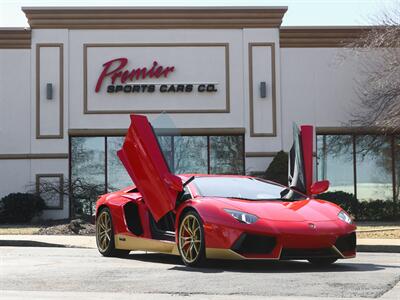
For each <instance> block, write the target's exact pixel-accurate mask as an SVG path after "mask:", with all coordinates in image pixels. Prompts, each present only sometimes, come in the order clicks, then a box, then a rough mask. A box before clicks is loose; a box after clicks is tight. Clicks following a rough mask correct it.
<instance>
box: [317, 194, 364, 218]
mask: <svg viewBox="0 0 400 300" xmlns="http://www.w3.org/2000/svg"><path fill="white" fill-rule="evenodd" d="M317 198H318V199H323V200H327V201H329V202H333V203H335V204H337V205H339V206H340V207H341V208H343V209H344V210H345V211H347V212H348V213H349V214H350V215H352V216H353V217H355V218H357V217H358V211H359V206H360V203H359V202H358V200H357V199H356V197H354V195H353V194H350V193H346V192H343V191H335V192H326V193H323V194H319V195H318V197H317Z"/></svg>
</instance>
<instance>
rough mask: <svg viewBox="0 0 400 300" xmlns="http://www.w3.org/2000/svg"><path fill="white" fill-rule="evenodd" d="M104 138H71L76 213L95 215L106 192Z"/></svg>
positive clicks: (72, 180)
mask: <svg viewBox="0 0 400 300" xmlns="http://www.w3.org/2000/svg"><path fill="white" fill-rule="evenodd" d="M104 142H105V138H104V137H73V138H71V185H72V190H73V198H74V205H75V212H76V213H78V214H79V213H83V214H87V215H90V214H92V213H93V211H94V210H93V208H94V204H95V202H96V200H97V197H98V196H99V195H100V194H102V193H104V191H105V159H104V146H105V145H104Z"/></svg>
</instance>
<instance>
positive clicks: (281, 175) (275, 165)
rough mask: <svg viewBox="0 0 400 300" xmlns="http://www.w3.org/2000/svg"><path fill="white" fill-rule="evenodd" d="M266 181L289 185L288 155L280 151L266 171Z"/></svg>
mask: <svg viewBox="0 0 400 300" xmlns="http://www.w3.org/2000/svg"><path fill="white" fill-rule="evenodd" d="M264 177H265V179H268V180H272V181H275V182H277V183H280V184H282V185H286V186H287V185H288V154H287V153H286V152H284V151H282V150H281V151H279V152H278V153H277V154H276V156H275V157H274V159H273V160H272V162H271V163H270V164H269V166H268V168H267V171H265V176H264Z"/></svg>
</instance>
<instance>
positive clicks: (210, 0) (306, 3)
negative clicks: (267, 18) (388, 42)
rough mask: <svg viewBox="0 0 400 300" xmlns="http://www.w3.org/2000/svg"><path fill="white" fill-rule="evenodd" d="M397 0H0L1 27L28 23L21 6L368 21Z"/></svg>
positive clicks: (291, 21)
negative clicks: (272, 12) (226, 9)
mask: <svg viewBox="0 0 400 300" xmlns="http://www.w3.org/2000/svg"><path fill="white" fill-rule="evenodd" d="M396 4H397V5H399V0H287V1H278V0H229V1H228V0H147V1H146V0H69V1H67V0H0V27H25V26H28V24H27V22H26V19H25V15H24V14H23V12H22V11H21V7H22V6H288V8H289V9H288V11H287V13H286V15H285V18H284V19H283V25H284V26H308V25H312V26H318V25H319V26H340V25H354V26H357V25H371V24H375V23H377V22H376V20H377V19H379V15H380V14H382V11H384V10H386V11H387V10H390V8H392V7H394V5H396Z"/></svg>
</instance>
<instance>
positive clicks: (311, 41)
mask: <svg viewBox="0 0 400 300" xmlns="http://www.w3.org/2000/svg"><path fill="white" fill-rule="evenodd" d="M371 28H373V27H367V26H365V27H282V28H281V29H280V32H279V39H280V46H281V48H337V47H346V45H348V44H349V43H351V42H353V41H354V40H356V39H357V38H359V37H360V36H362V35H363V34H365V33H367V32H368V31H369V30H371Z"/></svg>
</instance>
